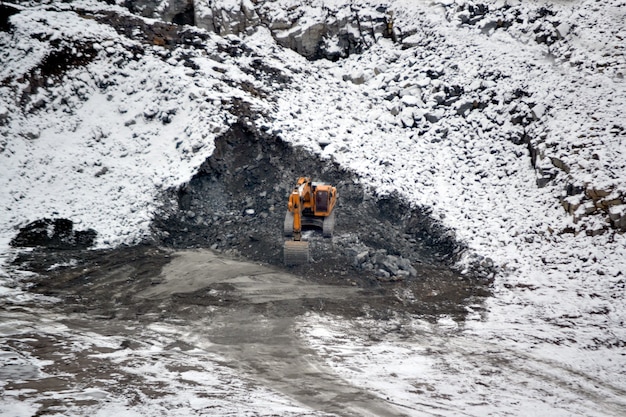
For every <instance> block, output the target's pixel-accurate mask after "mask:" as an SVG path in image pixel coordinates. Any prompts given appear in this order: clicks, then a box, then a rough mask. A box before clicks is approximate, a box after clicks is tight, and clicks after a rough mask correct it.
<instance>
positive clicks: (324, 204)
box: [315, 191, 328, 212]
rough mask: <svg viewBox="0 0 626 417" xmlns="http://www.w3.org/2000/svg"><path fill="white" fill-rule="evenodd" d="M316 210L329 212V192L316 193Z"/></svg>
mask: <svg viewBox="0 0 626 417" xmlns="http://www.w3.org/2000/svg"><path fill="white" fill-rule="evenodd" d="M315 210H316V211H324V212H326V211H328V191H318V192H316V193H315Z"/></svg>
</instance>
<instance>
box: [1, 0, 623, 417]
mask: <svg viewBox="0 0 626 417" xmlns="http://www.w3.org/2000/svg"><path fill="white" fill-rule="evenodd" d="M226 3H228V2H226ZM286 3H289V4H291V3H292V2H285V1H282V2H265V4H263V7H265V8H270V9H271V8H272V7H274V8H276V10H279V9H280V8H281V7H285V4H286ZM246 4H247V3H246ZM293 5H294V6H295V3H293ZM340 5H341V2H339V3H338V4H337V5H335V4H328V2H326V6H328V7H339V6H340ZM205 6H206V5H205ZM373 6H374V5H373V4H372V7H373ZM251 7H252V8H254V7H253V6H251ZM259 7H260V6H259ZM306 7H308V8H309V9H306V10H307V13H308V14H307V13H304V15H306V16H309V17H310V16H318V15H319V16H323V14H317V13H313V12H311V10H314V9H315V7H318V8H320V7H322V3H321V2H319V4H318V3H316V2H309V3H307V5H306ZM360 7H362V8H364V9H365V8H367V7H369V6H368V5H367V4H366V3H363V4H362V5H361V6H360ZM99 9H102V11H100V12H97V13H94V12H93V10H99ZM15 10H16V11H19V13H15V14H13V15H12V16H10V18H8V21H9V22H10V27H11V30H10V31H2V32H0V58H1V60H2V66H1V68H0V189H2V191H3V192H2V193H0V213H1V214H0V235H1V237H2V238H3V239H4V241H7V240H8V239H9V238H10V237H12V236H13V235H14V234H15V233H16V230H17V228H18V227H20V226H23V225H25V224H26V223H28V222H30V221H32V220H35V219H39V218H44V217H64V218H69V219H72V220H73V221H74V222H75V223H76V224H77V225H78V227H80V228H93V229H95V230H96V231H97V232H98V234H99V244H100V245H116V244H119V243H132V242H137V241H139V240H141V239H142V238H144V237H145V236H146V235H147V234H148V233H149V223H150V219H151V216H152V213H153V212H154V210H155V209H156V204H157V200H156V198H157V196H158V195H159V193H160V191H161V190H163V189H164V188H167V187H172V186H176V185H179V184H182V183H184V182H185V181H187V180H188V179H190V177H191V176H192V175H193V174H194V172H195V169H196V168H197V167H198V166H199V165H200V164H201V163H202V162H203V161H204V160H205V159H206V158H207V157H208V156H209V155H210V154H211V153H212V151H213V140H214V138H215V137H216V136H218V135H219V134H220V133H222V132H224V131H225V130H226V129H227V127H228V126H229V124H231V123H232V122H233V121H234V120H235V116H233V111H232V108H233V106H236V104H237V102H240V101H243V102H246V103H249V105H250V106H251V107H252V108H253V109H254V111H255V117H256V120H253V121H251V123H256V124H257V125H258V126H263V127H264V129H267V130H268V131H270V132H273V133H275V134H277V135H280V136H281V137H282V138H284V139H285V140H286V141H289V142H291V143H293V144H297V145H302V146H304V147H306V148H308V149H310V150H311V151H313V152H316V153H318V154H319V155H320V156H321V157H324V158H331V157H332V158H335V159H336V160H337V161H338V162H339V163H340V164H342V165H344V166H346V167H349V168H351V169H353V170H354V171H356V172H357V173H358V174H359V175H360V176H361V177H362V178H363V181H364V182H367V183H371V184H372V186H373V188H374V189H375V190H376V191H377V192H378V193H381V194H384V193H391V192H395V191H397V192H399V193H400V194H401V195H402V196H404V197H405V198H407V199H408V200H409V201H411V203H413V204H416V205H425V206H429V207H431V208H432V209H433V212H434V213H435V215H436V216H438V217H439V218H441V219H442V221H443V223H444V224H446V225H447V226H450V227H452V228H454V229H455V231H456V234H457V238H458V239H460V240H462V241H464V242H466V243H467V245H468V246H469V247H470V248H471V249H472V250H473V251H475V252H476V253H478V254H481V255H483V256H488V257H490V258H491V259H493V261H494V262H495V263H496V264H497V265H498V266H500V267H501V273H500V275H499V276H498V277H497V278H496V282H495V288H494V291H495V295H494V297H493V298H491V299H490V300H488V302H487V305H488V314H487V315H486V316H485V317H476V320H471V321H470V322H469V323H468V324H467V329H465V330H464V331H466V332H469V333H470V334H471V335H472V337H476V338H478V339H481V338H482V339H485V340H489V342H490V343H495V344H498V345H499V346H507V347H510V346H513V347H515V349H520V350H522V351H524V352H525V353H526V354H529V355H533V356H534V357H539V358H550V360H557V361H560V362H561V363H562V364H563V366H565V367H567V369H569V370H571V371H572V372H574V373H575V372H584V373H587V374H589V375H592V376H593V377H594V378H598V379H599V380H601V381H604V382H605V383H610V384H612V386H615V387H616V388H615V389H616V390H618V391H619V390H621V392H624V390H626V384H625V382H624V381H625V380H626V379H625V378H624V376H625V374H624V373H625V371H624V369H625V368H624V366H623V365H624V355H625V348H626V330H624V329H625V326H624V321H625V319H626V315H625V313H624V311H626V302H625V299H626V298H625V296H624V295H625V294H624V288H625V284H624V282H625V281H624V280H625V278H624V271H626V235H625V234H624V232H623V226H622V223H620V222H623V219H624V214H625V213H626V211H625V209H624V207H626V206H625V204H624V198H625V196H626V125H625V123H624V117H623V114H624V111H625V110H626V86H625V83H624V73H625V72H626V58H625V52H624V49H625V47H624V37H626V23H625V22H626V4H625V3H624V2H623V1H619V0H612V1H609V2H604V3H603V4H602V5H599V4H598V3H597V2H593V1H574V2H554V3H547V2H543V1H529V2H520V1H509V0H506V1H503V0H493V1H484V2H480V3H478V2H467V1H463V0H457V1H453V0H444V1H438V2H412V1H396V2H393V3H391V4H390V5H389V10H390V11H393V18H394V27H395V30H396V32H397V34H398V37H399V38H400V39H401V41H402V42H401V43H393V42H392V40H390V39H386V38H382V37H378V38H376V39H377V42H376V43H375V44H373V45H371V47H370V48H369V49H367V50H366V51H365V52H364V53H363V54H359V55H355V54H353V55H350V56H349V57H347V58H346V59H342V60H339V61H337V62H330V61H325V60H320V61H307V60H306V59H305V58H303V57H302V56H300V55H298V54H297V53H295V52H293V51H291V50H288V49H285V48H283V47H281V46H279V45H278V44H277V43H276V41H275V37H276V33H272V31H270V29H268V28H266V27H258V28H257V29H256V30H249V31H248V32H249V33H247V34H240V36H234V35H228V36H226V37H225V38H222V37H219V36H217V35H214V34H209V33H208V32H204V31H202V30H196V29H192V28H188V29H187V32H185V33H186V35H184V36H183V35H181V33H180V32H177V31H176V30H173V29H171V28H168V27H163V26H159V25H158V22H156V21H153V20H149V19H140V18H138V17H134V16H132V15H130V14H129V13H128V12H127V11H125V10H124V9H122V8H118V7H116V6H104V5H102V4H98V3H95V2H88V1H85V2H82V1H81V2H74V3H71V4H65V3H63V4H58V5H53V6H46V5H43V6H32V7H24V6H15ZM107 11H114V12H115V13H111V16H113V17H112V18H111V16H109V18H110V19H109V20H111V19H112V20H111V21H109V20H107V16H108V15H107V13H108V12H107ZM116 14H117V15H118V17H115V15H116ZM265 14H266V15H271V13H270V12H268V11H267V10H266V11H265ZM90 15H95V16H98V18H96V19H94V18H91V17H89V18H87V16H90ZM276 15H277V16H281V14H280V13H278V12H277V14H276ZM119 16H124V18H123V19H126V20H127V21H130V22H133V25H135V26H133V25H130V26H131V29H127V30H128V33H129V34H130V35H128V34H125V33H124V30H122V29H120V28H121V27H122V26H123V25H122V24H120V23H118V24H115V23H111V22H112V21H114V20H115V19H120V20H123V19H122V18H120V17H119ZM132 27H135V29H132ZM146 27H148V28H149V30H148V29H146ZM116 29H117V30H116ZM274 32H276V31H274ZM172 37H177V39H178V41H179V45H178V46H174V45H173V42H170V40H171V39H172ZM180 39H186V40H185V41H181V40H180ZM50 51H53V52H52V53H51V52H50ZM241 51H245V53H242V52H241ZM81 54H83V55H81ZM50 56H53V57H54V59H52V58H50ZM50 62H52V63H56V64H55V65H56V66H55V65H53V64H50V65H46V63H50ZM42 63H43V65H42ZM59 63H60V64H59ZM59 65H60V66H59ZM260 67H263V68H265V69H264V70H261V69H259V68H260ZM278 76H280V77H278ZM443 383H446V384H447V383H450V381H446V382H443ZM513 413H514V414H515V411H513Z"/></svg>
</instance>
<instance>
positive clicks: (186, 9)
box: [125, 0, 395, 60]
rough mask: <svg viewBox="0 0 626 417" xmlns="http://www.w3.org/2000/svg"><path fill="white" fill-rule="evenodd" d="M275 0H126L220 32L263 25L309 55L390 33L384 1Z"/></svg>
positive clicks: (341, 52) (348, 48)
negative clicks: (297, 3)
mask: <svg viewBox="0 0 626 417" xmlns="http://www.w3.org/2000/svg"><path fill="white" fill-rule="evenodd" d="M277 3H279V2H270V1H256V2H252V1H250V0H242V1H241V2H239V3H232V2H227V1H219V0H218V1H209V0H172V1H167V2H165V1H163V2H160V3H159V2H157V3H155V2H150V1H147V0H127V1H126V3H125V5H126V7H127V8H128V9H129V10H130V11H131V12H133V13H138V14H141V15H143V16H147V17H156V18H160V19H163V20H165V21H168V22H172V23H176V24H189V25H196V26H198V27H200V28H203V29H206V30H209V31H211V32H215V33H217V34H219V35H221V36H226V35H241V34H246V33H249V32H251V31H253V30H254V29H255V28H256V27H257V26H259V25H262V26H265V27H266V28H268V29H269V30H270V32H271V33H272V36H273V37H274V39H276V42H277V43H278V44H280V45H281V46H284V47H287V48H290V49H292V50H294V51H296V52H298V53H299V54H301V55H303V56H305V57H306V58H308V59H319V58H326V59H331V60H336V59H339V58H342V57H346V56H348V55H350V54H352V53H359V52H360V51H362V50H363V49H365V48H367V47H369V46H371V45H372V44H373V43H375V42H376V41H377V40H378V39H380V38H381V37H389V38H392V39H395V33H394V32H393V27H392V23H391V16H390V14H389V13H388V11H387V8H386V6H379V7H377V8H376V9H366V8H361V7H359V6H355V5H347V4H346V5H340V6H337V7H336V8H330V7H327V6H320V7H313V6H310V7H306V8H305V7H302V8H295V9H290V8H285V7H283V6H282V5H281V4H277Z"/></svg>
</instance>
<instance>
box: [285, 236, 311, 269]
mask: <svg viewBox="0 0 626 417" xmlns="http://www.w3.org/2000/svg"><path fill="white" fill-rule="evenodd" d="M283 255H284V257H285V265H303V264H306V263H308V262H309V242H306V241H303V240H299V241H296V240H288V241H286V242H285V246H284V249H283Z"/></svg>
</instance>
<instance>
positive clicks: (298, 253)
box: [283, 177, 337, 265]
mask: <svg viewBox="0 0 626 417" xmlns="http://www.w3.org/2000/svg"><path fill="white" fill-rule="evenodd" d="M336 202H337V189H336V188H335V187H333V186H331V185H328V184H323V183H316V182H312V181H311V179H310V178H308V177H300V178H298V181H297V182H296V186H295V187H294V188H293V190H292V192H291V194H290V195H289V204H288V210H287V213H286V215H285V223H284V235H285V236H286V237H289V238H291V240H287V241H286V242H285V246H284V251H283V252H284V258H285V264H286V265H299V264H303V263H307V262H309V244H308V242H306V241H303V240H302V230H303V228H305V227H306V228H310V229H311V228H313V229H321V230H322V235H323V236H324V237H332V235H333V231H334V229H335V212H334V208H335V204H336Z"/></svg>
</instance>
